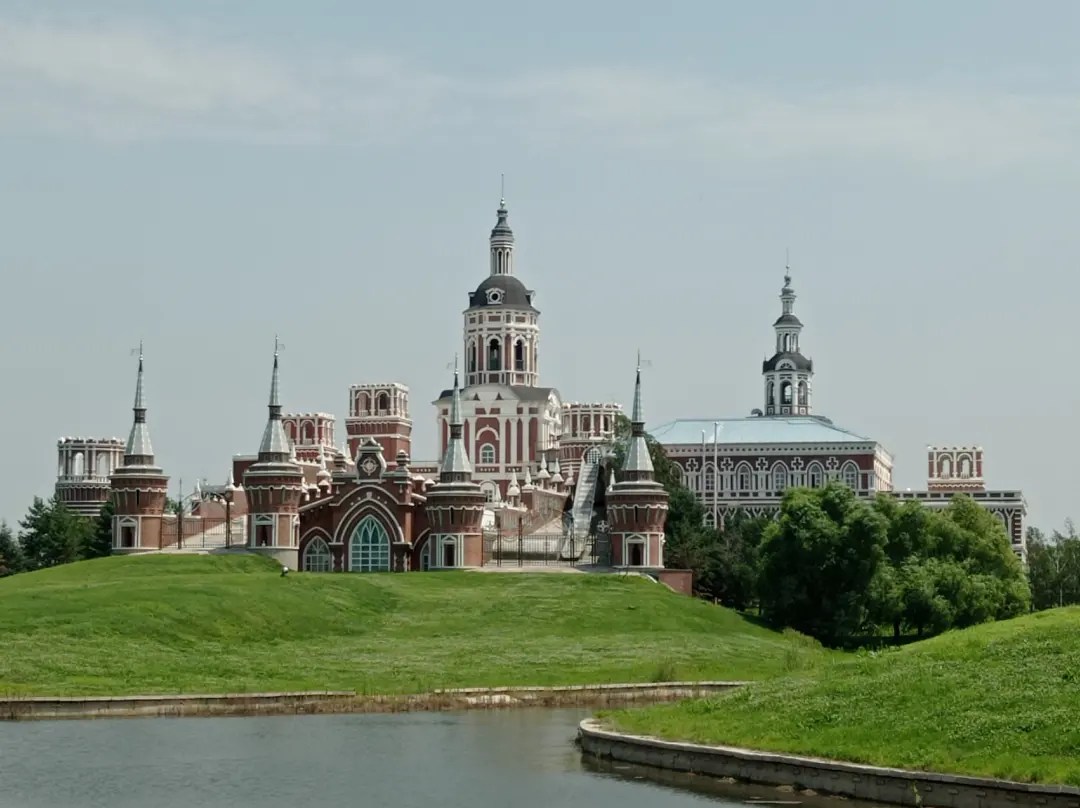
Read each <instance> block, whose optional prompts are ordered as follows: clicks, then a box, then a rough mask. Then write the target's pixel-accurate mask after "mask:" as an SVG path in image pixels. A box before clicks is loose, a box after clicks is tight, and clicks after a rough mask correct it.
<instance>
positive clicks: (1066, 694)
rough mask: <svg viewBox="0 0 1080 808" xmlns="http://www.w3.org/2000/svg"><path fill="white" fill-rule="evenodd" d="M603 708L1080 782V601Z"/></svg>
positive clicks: (681, 726) (878, 760)
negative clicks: (730, 684) (766, 676)
mask: <svg viewBox="0 0 1080 808" xmlns="http://www.w3.org/2000/svg"><path fill="white" fill-rule="evenodd" d="M605 716H606V717H607V718H608V719H609V720H610V721H612V722H613V723H614V724H615V725H616V726H617V727H619V728H620V729H624V730H626V731H629V732H635V733H639V734H645V735H655V736H660V737H664V738H676V739H680V740H688V741H694V742H699V743H711V744H730V745H736V746H745V747H750V748H754V749H761V750H769V751H778V752H791V753H798V754H809V755H813V756H818V757H826V758H833V759H842V760H850V761H856V762H861V763H872V764H879V765H888V766H899V767H903V768H908V769H923V770H931V771H941V772H951V773H958V774H974V775H988V776H993V777H1003V778H1008V779H1013V780H1022V781H1030V782H1043V783H1068V784H1072V785H1080V608H1069V609H1057V610H1054V611H1050V612H1040V613H1038V614H1034V615H1029V616H1025V617H1021V618H1017V619H1016V620H1009V621H1005V622H1001V623H993V624H988V625H983V626H978V627H976V628H972V629H968V630H966V631H959V632H953V633H949V634H945V635H942V636H940V637H936V638H934V639H930V640H925V641H923V642H920V643H916V644H914V645H910V646H907V647H905V648H899V649H894V650H890V651H887V652H885V653H880V654H859V655H857V656H854V657H848V658H845V659H839V660H836V661H834V662H830V663H828V664H826V665H824V666H822V667H820V668H819V669H818V670H816V671H813V672H812V673H809V674H805V675H795V676H789V677H784V678H781V679H777V680H775V681H770V682H765V683H759V684H755V685H753V686H751V687H748V688H746V689H744V690H742V691H739V692H736V693H733V694H731V695H730V696H724V697H719V698H714V699H707V700H702V701H693V702H683V703H680V704H674V705H662V706H657V707H650V708H646V709H643V710H626V711H617V712H611V713H605Z"/></svg>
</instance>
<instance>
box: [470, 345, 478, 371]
mask: <svg viewBox="0 0 1080 808" xmlns="http://www.w3.org/2000/svg"><path fill="white" fill-rule="evenodd" d="M468 356H469V359H468V361H469V373H476V343H475V342H470V343H469V354H468Z"/></svg>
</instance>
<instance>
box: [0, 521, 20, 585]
mask: <svg viewBox="0 0 1080 808" xmlns="http://www.w3.org/2000/svg"><path fill="white" fill-rule="evenodd" d="M22 568H23V555H22V550H21V549H20V548H19V544H18V542H17V541H16V540H15V533H14V531H12V529H11V526H10V525H8V523H7V522H0V578H3V577H4V576H6V575H14V574H15V573H17V572H21V571H22Z"/></svg>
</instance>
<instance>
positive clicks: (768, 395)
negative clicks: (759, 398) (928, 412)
mask: <svg viewBox="0 0 1080 808" xmlns="http://www.w3.org/2000/svg"><path fill="white" fill-rule="evenodd" d="M775 405H776V385H775V384H773V383H772V382H769V383H768V384H767V385H765V406H766V407H773V406H775Z"/></svg>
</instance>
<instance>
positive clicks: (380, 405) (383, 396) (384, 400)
mask: <svg viewBox="0 0 1080 808" xmlns="http://www.w3.org/2000/svg"><path fill="white" fill-rule="evenodd" d="M375 410H376V412H377V414H378V415H388V414H389V413H390V394H389V393H388V392H386V391H385V390H380V391H379V392H378V393H377V394H376V396H375Z"/></svg>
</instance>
